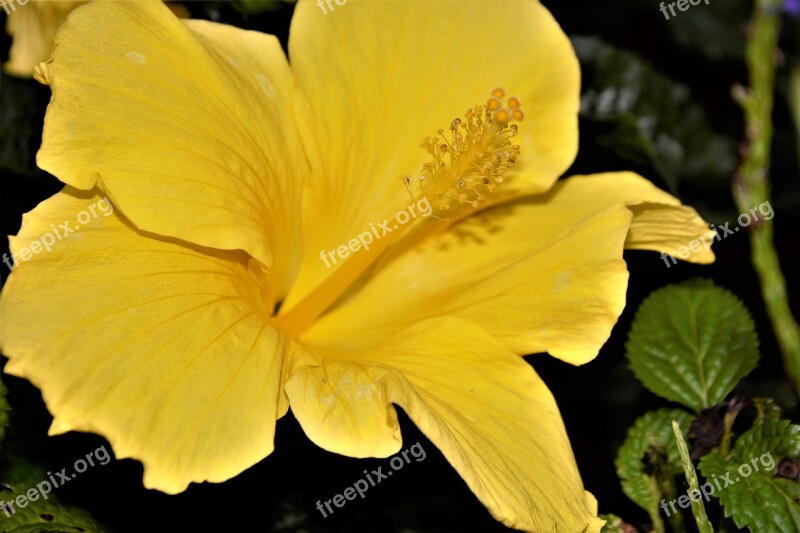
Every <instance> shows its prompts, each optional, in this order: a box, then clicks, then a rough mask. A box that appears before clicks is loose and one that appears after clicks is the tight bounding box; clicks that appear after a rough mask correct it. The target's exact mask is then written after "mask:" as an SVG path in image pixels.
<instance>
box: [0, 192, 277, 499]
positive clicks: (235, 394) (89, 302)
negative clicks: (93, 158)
mask: <svg viewBox="0 0 800 533" xmlns="http://www.w3.org/2000/svg"><path fill="white" fill-rule="evenodd" d="M64 224H66V227H65V226H64ZM68 228H69V230H71V233H69V235H66V234H67V232H68ZM56 232H58V233H56ZM59 237H60V238H59ZM45 243H47V244H48V246H47V247H49V248H50V251H48V250H47V248H46V247H45V246H44V244H45ZM11 245H12V246H11V249H12V252H13V253H14V254H16V256H17V258H18V259H19V260H20V264H19V266H17V267H16V268H15V269H14V271H13V272H12V273H11V275H10V277H9V279H8V281H7V283H6V285H5V287H4V289H3V293H2V318H3V322H2V337H1V338H2V347H1V348H2V351H3V353H4V354H5V355H6V356H8V358H9V362H8V364H7V365H6V367H5V371H6V372H8V373H10V374H13V375H16V376H20V377H24V378H26V379H28V380H30V381H31V382H32V383H33V384H34V385H36V386H37V387H39V388H40V389H41V390H42V395H43V397H44V400H45V402H46V404H47V407H48V409H49V410H50V412H51V413H52V414H53V416H54V421H53V424H52V426H51V428H50V433H51V434H59V433H64V432H66V431H70V430H76V431H91V432H95V433H99V434H101V435H103V436H105V437H106V438H107V439H108V440H109V442H111V445H112V446H113V448H114V452H115V453H116V456H117V457H118V458H120V457H133V458H136V459H139V460H141V461H142V462H143V463H144V465H145V479H144V482H145V486H147V487H150V488H156V489H159V490H162V491H164V492H168V493H175V492H179V491H182V490H184V489H185V488H186V487H187V485H188V484H189V483H190V482H200V481H216V482H219V481H224V480H226V479H229V478H231V477H233V476H235V475H236V474H238V473H239V472H241V471H242V470H244V469H245V468H248V467H249V466H251V465H253V464H254V463H256V462H258V461H259V460H261V459H262V458H264V457H265V456H267V455H268V454H269V453H271V451H272V449H273V436H274V431H275V420H276V414H277V402H278V391H279V379H280V374H281V361H282V358H283V348H284V340H283V336H282V334H281V333H280V332H279V331H278V330H277V329H275V328H274V327H273V326H272V324H271V322H270V321H269V319H268V315H267V310H266V309H265V308H264V305H263V303H262V300H261V298H260V297H259V294H260V290H261V289H262V280H259V279H257V278H256V276H258V273H259V272H260V269H258V268H249V266H248V262H251V263H252V259H249V258H248V257H247V255H246V254H244V253H243V252H241V251H239V252H221V251H213V250H209V249H203V248H200V247H196V246H187V245H181V244H177V243H175V242H172V241H170V240H166V239H155V238H150V237H145V236H142V235H141V234H140V233H138V232H137V231H135V230H134V229H132V227H131V226H130V224H129V223H128V222H127V221H124V220H123V219H122V218H121V217H120V216H119V214H118V213H116V212H114V213H113V214H112V212H111V208H108V204H107V203H105V201H104V200H101V199H100V197H99V196H96V195H95V194H94V192H92V191H77V190H75V189H71V190H70V188H69V187H67V189H65V191H64V192H62V193H59V194H57V195H56V196H54V197H53V198H51V199H49V200H47V201H46V202H44V203H42V204H40V205H39V206H38V207H37V208H36V209H35V210H34V211H33V212H31V213H28V214H27V215H26V216H25V218H24V219H23V227H22V229H21V231H20V235H19V236H18V237H13V238H12V239H11Z"/></svg>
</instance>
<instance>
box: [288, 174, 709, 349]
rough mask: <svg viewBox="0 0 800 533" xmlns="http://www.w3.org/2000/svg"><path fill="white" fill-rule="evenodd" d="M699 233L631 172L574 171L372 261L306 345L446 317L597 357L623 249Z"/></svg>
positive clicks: (614, 306) (353, 342) (344, 344)
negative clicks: (548, 187)
mask: <svg viewBox="0 0 800 533" xmlns="http://www.w3.org/2000/svg"><path fill="white" fill-rule="evenodd" d="M628 206H630V207H628ZM707 231H708V227H707V226H706V225H705V224H704V223H703V221H702V220H701V219H700V218H699V217H698V216H697V214H696V213H695V212H694V210H692V209H691V208H688V207H682V206H680V205H679V203H678V201H677V200H675V199H674V198H672V197H671V196H669V195H668V194H666V193H664V192H663V191H660V190H659V189H658V188H656V187H654V186H653V185H652V184H650V183H649V182H647V181H646V180H644V178H641V177H639V176H636V175H634V174H630V173H612V174H601V175H596V176H586V177H575V178H570V179H568V180H565V181H563V182H559V183H558V184H557V185H556V186H555V187H554V188H553V190H552V191H551V192H550V193H548V194H547V195H543V196H540V197H534V198H529V199H526V200H520V201H517V202H514V203H511V204H508V205H503V206H499V207H496V208H494V209H492V210H490V211H488V212H485V213H483V214H480V215H479V216H476V217H472V218H471V219H468V220H466V221H464V222H462V223H460V224H458V225H456V226H455V227H452V228H450V229H449V230H448V231H447V232H445V233H443V234H440V235H436V236H434V237H431V238H429V239H428V240H426V241H424V242H423V243H422V244H421V245H419V246H418V247H416V248H415V249H412V250H409V251H408V252H406V253H405V254H403V255H401V256H399V257H395V258H394V259H393V260H391V261H386V262H385V263H384V264H382V265H379V267H378V268H377V269H376V271H375V272H374V273H373V275H372V277H371V279H369V280H368V282H367V283H366V285H365V286H364V287H363V289H362V290H361V291H360V292H359V293H358V294H357V295H355V296H354V297H353V298H351V299H350V300H349V301H347V303H345V304H343V305H342V306H341V307H339V308H337V309H335V310H333V311H332V312H330V313H329V314H327V315H325V316H323V317H322V318H321V319H320V320H319V321H317V323H315V324H314V326H312V327H311V329H309V330H308V331H307V332H306V333H305V334H304V335H303V337H302V340H303V342H305V343H306V344H308V345H312V346H314V345H334V346H337V347H339V348H341V349H346V348H348V347H350V348H361V347H365V346H370V345H372V344H375V343H379V342H381V339H382V338H384V337H386V336H390V335H392V334H394V333H396V332H397V331H399V330H400V329H402V328H405V327H408V326H410V325H411V324H414V323H415V322H417V321H419V320H423V319H425V318H428V317H432V316H441V315H453V316H457V317H460V318H463V319H466V320H469V321H471V322H473V323H475V324H477V325H479V326H480V327H482V328H484V329H485V330H486V331H488V332H489V333H490V334H491V335H492V336H494V337H495V338H497V339H498V340H500V342H502V343H503V344H504V345H505V346H506V347H508V348H509V349H510V350H512V351H514V352H516V353H518V354H529V353H536V352H549V353H550V354H552V355H554V356H556V357H558V358H561V359H563V360H565V361H568V362H570V363H573V364H582V363H585V362H587V361H589V360H591V359H592V358H594V357H595V356H596V355H597V353H598V351H599V349H600V347H601V346H602V345H603V344H604V343H605V341H606V340H607V339H608V336H609V335H610V333H611V329H612V328H613V326H614V324H615V323H616V320H617V318H618V317H619V315H620V313H621V312H622V309H623V307H624V305H625V292H626V289H627V279H628V273H627V270H626V266H625V262H624V261H623V259H622V252H623V246H631V247H636V248H652V247H663V249H667V250H671V249H673V247H675V246H678V245H679V244H683V243H684V239H689V238H690V237H691V238H697V237H700V236H702V235H704V234H706V232H707ZM709 254H710V252H709ZM711 257H713V256H711Z"/></svg>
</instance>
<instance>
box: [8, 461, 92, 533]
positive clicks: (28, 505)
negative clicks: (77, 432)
mask: <svg viewBox="0 0 800 533" xmlns="http://www.w3.org/2000/svg"><path fill="white" fill-rule="evenodd" d="M0 480H2V482H3V483H4V484H5V485H8V486H10V487H11V488H12V490H11V492H8V491H7V490H0V506H2V505H3V504H4V503H5V504H6V507H5V510H4V509H3V508H2V507H0V525H1V526H2V531H3V532H4V533H38V532H41V531H51V532H54V531H58V532H65V533H76V532H80V531H84V532H88V533H102V532H103V531H106V530H105V529H104V528H103V527H102V526H101V525H100V524H98V523H97V522H95V521H94V520H93V519H92V517H91V516H90V515H89V513H87V512H86V511H83V510H81V509H77V508H75V507H70V506H67V505H62V504H60V503H59V502H58V498H57V497H56V495H55V494H54V492H50V493H49V494H43V492H44V493H46V492H47V488H46V486H45V485H43V482H47V483H48V484H50V482H49V481H48V475H47V472H45V471H44V469H42V468H40V467H38V466H34V465H32V464H30V463H28V462H27V461H25V460H23V459H20V458H18V457H12V458H10V459H9V461H8V466H7V468H6V469H5V470H3V472H2V473H0ZM37 487H41V489H42V490H41V491H39V490H38V489H37ZM31 490H33V491H34V492H35V495H34V493H33V492H31V493H30V495H31V496H34V498H35V500H33V501H31V500H29V499H28V493H29V491H31ZM44 496H46V499H45V498H44ZM20 497H25V498H26V499H25V500H24V501H22V503H23V504H24V505H25V506H24V507H19V505H18V503H17V502H16V499H17V498H20ZM11 506H13V507H11Z"/></svg>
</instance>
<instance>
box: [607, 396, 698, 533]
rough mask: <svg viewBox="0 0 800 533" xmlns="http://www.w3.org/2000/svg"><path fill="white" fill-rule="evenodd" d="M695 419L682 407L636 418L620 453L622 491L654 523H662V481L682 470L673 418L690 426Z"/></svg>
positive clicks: (653, 412) (619, 471) (619, 465)
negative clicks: (660, 507)
mask: <svg viewBox="0 0 800 533" xmlns="http://www.w3.org/2000/svg"><path fill="white" fill-rule="evenodd" d="M692 419H693V417H692V415H691V414H690V413H687V412H686V411H681V410H680V409H659V410H657V411H651V412H649V413H647V414H645V415H644V416H641V417H639V418H638V419H637V420H636V422H635V423H634V424H633V427H631V429H630V430H628V436H627V438H626V439H625V442H624V443H623V445H622V447H621V448H620V449H619V452H618V453H617V459H616V461H615V464H616V466H617V475H618V476H619V478H620V481H621V482H622V491H623V492H624V493H625V494H626V495H627V496H628V498H630V499H631V500H633V501H634V502H635V503H636V504H637V505H639V507H641V508H642V509H644V510H645V511H647V512H648V513H649V514H650V518H651V520H652V521H653V523H654V524H656V523H660V522H661V518H660V515H659V512H660V511H659V502H660V501H661V499H662V498H663V497H664V496H662V492H663V491H662V490H661V488H660V481H663V480H669V481H670V482H671V481H672V478H673V475H674V473H678V472H681V471H682V466H681V458H680V454H679V453H678V447H677V445H676V444H675V435H674V434H673V432H672V421H673V420H677V421H678V423H679V424H680V425H681V426H683V427H689V425H691V423H692ZM664 458H666V461H664ZM659 461H660V462H661V464H658V463H659ZM659 470H660V471H661V474H660V475H659Z"/></svg>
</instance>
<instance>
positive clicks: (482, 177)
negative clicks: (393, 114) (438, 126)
mask: <svg viewBox="0 0 800 533" xmlns="http://www.w3.org/2000/svg"><path fill="white" fill-rule="evenodd" d="M504 95H505V92H504V91H503V89H495V90H494V91H493V92H492V97H491V98H489V101H488V102H487V103H486V105H481V106H476V107H473V108H470V109H468V110H467V112H466V115H465V118H464V120H462V119H460V118H457V119H455V120H453V122H451V123H450V129H449V130H448V131H447V133H446V132H445V130H439V131H438V133H437V135H436V136H434V137H425V139H423V141H422V144H420V147H422V148H424V149H425V150H426V151H427V152H428V154H430V156H431V160H430V161H428V162H426V163H424V164H423V165H422V171H421V172H420V174H419V177H418V178H417V180H416V182H415V180H414V179H412V178H411V177H410V176H402V178H401V179H402V180H403V181H404V182H405V184H406V187H407V188H408V190H409V192H410V193H411V196H412V197H425V198H427V199H428V201H430V202H431V204H432V205H434V206H436V208H437V210H438V212H439V213H440V214H450V213H453V214H463V210H464V208H466V209H469V208H477V207H479V205H480V204H481V202H483V200H485V199H486V195H487V194H489V193H493V192H495V191H496V190H497V186H498V185H499V184H500V183H502V182H503V175H504V174H505V172H506V171H508V170H509V169H510V168H511V167H513V166H514V164H515V162H516V159H517V156H518V155H519V146H517V145H514V144H511V139H512V138H513V137H515V136H516V135H517V130H518V128H517V125H516V124H509V122H510V121H512V120H516V121H521V120H522V119H523V118H524V116H525V114H524V113H523V112H522V109H521V108H520V101H519V99H517V98H515V97H511V98H509V99H508V107H507V108H506V107H503V105H502V102H501V100H500V99H501V98H502V97H503V96H504ZM416 189H419V194H415V193H414V191H415V190H416Z"/></svg>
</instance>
